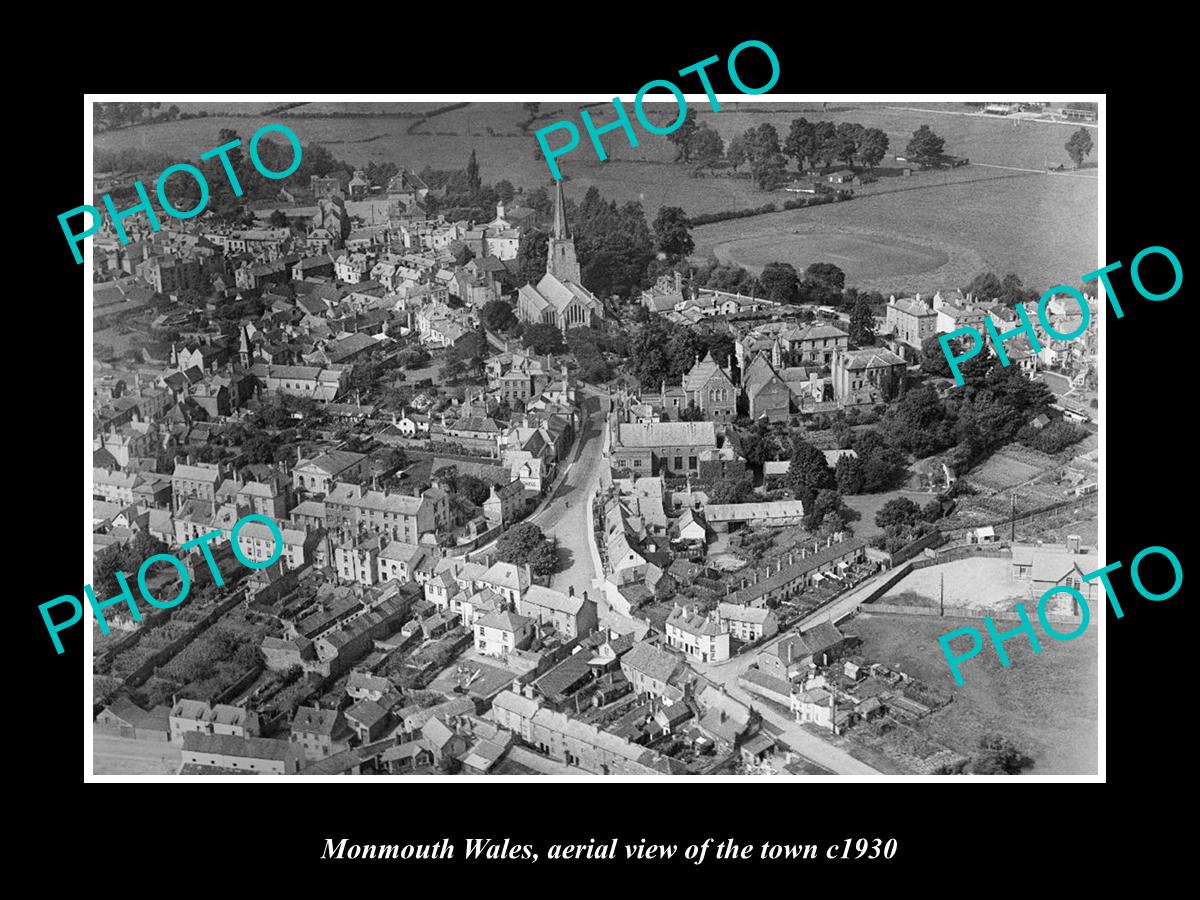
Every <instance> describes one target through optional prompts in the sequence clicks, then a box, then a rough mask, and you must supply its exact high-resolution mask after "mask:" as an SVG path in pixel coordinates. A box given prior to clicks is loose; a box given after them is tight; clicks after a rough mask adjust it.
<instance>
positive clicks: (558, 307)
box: [522, 272, 599, 312]
mask: <svg viewBox="0 0 1200 900" xmlns="http://www.w3.org/2000/svg"><path fill="white" fill-rule="evenodd" d="M524 290H525V289H524V288H522V291H524ZM534 290H536V291H537V294H538V295H539V296H540V297H541V298H542V299H543V300H545V301H546V302H547V303H549V304H550V305H551V306H553V307H554V309H555V311H556V312H562V311H563V310H564V309H566V308H567V307H568V306H570V304H571V301H573V300H578V301H579V302H580V303H582V304H583V305H584V306H587V307H591V306H592V305H593V304H595V305H599V301H598V300H597V299H596V296H595V295H594V294H593V293H592V292H591V291H589V290H588V289H587V288H585V287H584V286H583V285H581V284H576V283H575V282H574V281H562V280H560V279H559V278H558V277H556V276H555V275H553V274H551V273H550V272H547V273H546V274H545V275H543V276H542V280H541V281H539V282H538V283H537V287H536V288H535V289H534Z"/></svg>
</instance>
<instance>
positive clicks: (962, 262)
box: [693, 166, 1098, 294]
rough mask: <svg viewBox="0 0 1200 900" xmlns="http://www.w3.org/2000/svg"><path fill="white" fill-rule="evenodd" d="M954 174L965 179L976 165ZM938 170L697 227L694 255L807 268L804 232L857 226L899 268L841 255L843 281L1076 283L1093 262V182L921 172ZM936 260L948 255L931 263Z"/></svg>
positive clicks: (895, 284)
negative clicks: (1010, 276)
mask: <svg viewBox="0 0 1200 900" xmlns="http://www.w3.org/2000/svg"><path fill="white" fill-rule="evenodd" d="M957 171H958V172H959V173H961V174H962V175H963V176H966V175H969V174H971V173H973V172H978V171H979V170H978V169H977V168H976V167H975V166H967V167H965V168H963V169H959V170H957ZM939 174H940V173H919V174H917V175H914V176H913V177H912V178H911V179H906V180H905V182H906V184H905V187H904V188H903V189H895V190H888V191H886V192H884V191H880V192H878V193H873V194H864V195H861V196H858V197H856V198H855V199H854V200H851V201H849V202H847V203H831V204H828V205H825V206H817V207H810V208H807V209H797V210H787V211H784V212H778V213H772V214H769V215H765V216H754V217H752V218H749V219H734V220H730V221H728V222H717V223H714V224H712V225H702V226H700V227H699V228H696V229H694V231H693V238H694V239H695V242H696V254H697V255H707V254H708V253H710V252H711V253H715V254H716V256H717V258H718V259H719V260H721V261H722V262H733V263H737V264H739V265H746V266H748V267H755V266H758V265H760V264H761V262H762V261H763V260H765V261H767V262H772V261H779V262H791V263H792V264H793V265H797V266H804V265H806V264H807V263H808V261H809V257H810V256H811V254H808V253H806V252H805V250H804V249H803V248H804V245H805V244H806V239H809V240H812V239H814V238H812V236H813V235H822V234H833V235H838V234H844V233H846V232H847V231H850V232H858V233H861V234H866V235H868V236H870V237H872V238H874V239H875V240H876V241H877V242H883V243H885V244H886V245H887V246H888V250H887V252H888V254H891V255H894V256H898V258H899V260H900V261H901V262H902V263H904V265H903V266H899V267H897V268H896V269H895V270H894V272H893V273H891V274H889V273H887V272H886V271H882V272H881V269H880V267H879V266H878V265H877V264H876V262H875V260H874V258H873V257H872V256H870V255H869V254H868V255H862V254H861V253H860V254H857V255H856V254H847V255H848V256H849V258H847V259H844V260H839V261H837V265H838V267H839V268H841V269H842V270H843V271H845V272H846V283H847V284H848V285H853V286H857V287H859V288H864V289H872V290H879V291H882V292H884V293H896V294H900V293H901V292H915V291H933V290H943V289H954V288H957V287H962V286H964V285H965V284H966V283H967V282H968V281H970V279H971V278H972V277H973V276H974V275H976V274H977V273H978V272H980V271H981V270H984V269H993V270H995V271H997V272H999V273H1001V274H1007V273H1009V272H1015V273H1017V274H1018V275H1019V276H1020V277H1021V279H1022V280H1023V281H1024V282H1025V283H1026V284H1029V285H1032V286H1034V287H1039V288H1040V287H1041V286H1043V285H1044V286H1050V285H1053V284H1055V283H1063V284H1074V283H1076V282H1078V280H1079V276H1080V275H1081V274H1082V273H1084V272H1087V271H1090V270H1091V269H1093V268H1095V266H1096V265H1097V264H1098V263H1097V260H1098V257H1097V255H1096V218H1097V217H1096V209H1097V185H1096V183H1095V182H1094V181H1088V180H1085V179H1082V178H1075V179H1067V178H1057V177H1052V176H1046V175H1035V174H1017V175H1013V174H1006V175H1004V176H1001V177H984V178H979V179H969V178H966V177H963V178H961V179H960V180H949V179H946V180H941V181H939V182H935V181H934V180H932V178H930V179H926V175H931V176H937V175H939ZM699 180H700V181H701V182H703V181H706V179H699ZM889 180H890V181H895V180H896V179H889ZM758 196H760V197H761V196H765V195H761V194H760V195H758ZM760 202H761V201H760ZM795 232H800V233H799V235H798V236H797V235H796V234H795ZM747 238H756V240H754V241H747V240H746V239H747ZM914 244H915V245H917V246H918V247H922V248H923V249H924V253H923V254H922V257H924V259H925V260H926V263H925V264H924V265H916V266H914V265H913V257H912V253H913V251H912V250H911V249H910V248H909V245H914ZM773 251H774V252H773ZM922 257H918V259H920V258H922ZM940 257H944V258H945V262H944V263H942V264H940V265H938V266H936V267H930V264H929V261H931V260H933V259H936V258H940Z"/></svg>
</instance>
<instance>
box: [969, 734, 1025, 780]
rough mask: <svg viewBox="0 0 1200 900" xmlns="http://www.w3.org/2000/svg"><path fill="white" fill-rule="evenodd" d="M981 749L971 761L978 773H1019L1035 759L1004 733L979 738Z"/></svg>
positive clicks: (973, 770) (972, 767)
mask: <svg viewBox="0 0 1200 900" xmlns="http://www.w3.org/2000/svg"><path fill="white" fill-rule="evenodd" d="M979 749H980V750H981V752H980V753H979V754H977V755H976V756H975V758H974V760H973V761H972V763H971V771H972V773H974V774H976V775H1019V774H1020V773H1021V772H1022V771H1023V770H1024V769H1027V768H1029V767H1030V766H1032V765H1033V760H1032V759H1031V758H1030V757H1029V756H1027V755H1026V754H1025V753H1023V752H1022V751H1021V750H1020V749H1018V748H1017V746H1016V744H1015V743H1013V741H1012V740H1011V739H1010V738H1007V737H1004V736H1003V735H999V734H994V733H993V734H985V735H984V736H983V737H981V738H980V739H979Z"/></svg>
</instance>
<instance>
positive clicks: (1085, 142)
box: [1064, 128, 1092, 169]
mask: <svg viewBox="0 0 1200 900" xmlns="http://www.w3.org/2000/svg"><path fill="white" fill-rule="evenodd" d="M1064 146H1065V147H1066V148H1067V156H1069V157H1071V162H1073V163H1075V168H1077V169H1078V168H1079V167H1080V166H1081V165H1083V158H1084V157H1085V156H1088V155H1089V154H1090V153H1091V152H1092V133H1091V132H1090V131H1089V130H1088V129H1086V128H1080V129H1079V130H1078V131H1076V132H1075V133H1074V134H1073V135H1071V136H1070V137H1069V138H1067V143H1066V144H1065V145H1064Z"/></svg>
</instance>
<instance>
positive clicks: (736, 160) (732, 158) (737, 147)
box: [725, 134, 747, 172]
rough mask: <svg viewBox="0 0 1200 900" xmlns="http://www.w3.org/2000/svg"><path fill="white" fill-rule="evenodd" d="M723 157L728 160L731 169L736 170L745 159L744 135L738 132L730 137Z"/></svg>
mask: <svg viewBox="0 0 1200 900" xmlns="http://www.w3.org/2000/svg"><path fill="white" fill-rule="evenodd" d="M725 159H726V160H728V161H729V164H730V165H731V166H733V170H734V171H735V172H736V171H737V169H738V166H740V165H741V164H742V163H744V162H745V161H746V159H747V152H746V139H745V137H743V136H742V135H740V134H739V135H738V136H737V137H734V138H731V139H730V141H729V146H727V147H726V148H725Z"/></svg>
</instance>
